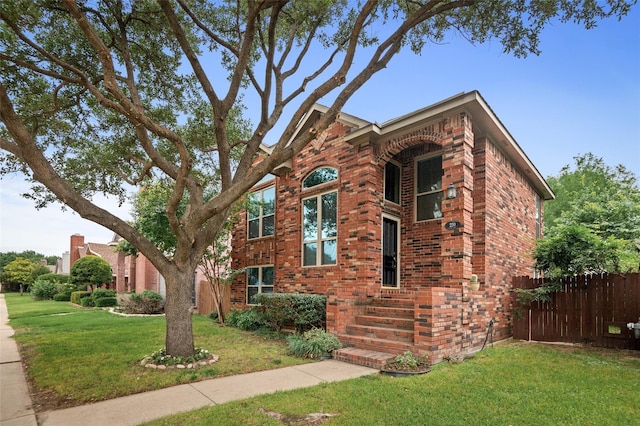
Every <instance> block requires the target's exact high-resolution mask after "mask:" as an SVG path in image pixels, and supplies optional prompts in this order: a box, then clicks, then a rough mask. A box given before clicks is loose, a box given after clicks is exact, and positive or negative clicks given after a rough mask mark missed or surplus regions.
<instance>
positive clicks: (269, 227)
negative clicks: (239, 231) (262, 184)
mask: <svg viewBox="0 0 640 426" xmlns="http://www.w3.org/2000/svg"><path fill="white" fill-rule="evenodd" d="M275 204H276V188H275V186H271V187H269V188H265V189H263V190H261V191H256V192H254V193H252V194H251V195H249V207H248V208H247V222H248V238H249V239H252V238H261V237H267V236H269V235H273V233H274V229H275Z"/></svg>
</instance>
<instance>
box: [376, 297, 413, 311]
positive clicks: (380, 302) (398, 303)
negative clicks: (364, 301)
mask: <svg viewBox="0 0 640 426" xmlns="http://www.w3.org/2000/svg"><path fill="white" fill-rule="evenodd" d="M370 306H378V307H383V308H403V309H413V300H411V299H389V298H385V297H376V298H375V299H373V301H372V302H371V305H370Z"/></svg>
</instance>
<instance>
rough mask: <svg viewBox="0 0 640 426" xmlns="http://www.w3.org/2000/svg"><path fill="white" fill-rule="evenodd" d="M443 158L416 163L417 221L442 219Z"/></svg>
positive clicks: (421, 160)
mask: <svg viewBox="0 0 640 426" xmlns="http://www.w3.org/2000/svg"><path fill="white" fill-rule="evenodd" d="M442 175H443V171H442V156H441V155H438V156H435V157H434V156H432V157H428V158H423V159H418V160H417V161H416V221H422V220H429V219H438V218H441V217H442Z"/></svg>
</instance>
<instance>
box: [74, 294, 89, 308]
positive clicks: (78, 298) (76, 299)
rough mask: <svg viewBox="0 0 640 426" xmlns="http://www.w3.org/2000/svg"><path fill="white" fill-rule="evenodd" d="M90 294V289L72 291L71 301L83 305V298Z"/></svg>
mask: <svg viewBox="0 0 640 426" xmlns="http://www.w3.org/2000/svg"><path fill="white" fill-rule="evenodd" d="M89 296H91V293H89V292H88V291H74V292H72V293H71V303H75V304H76V305H82V301H81V300H82V298H83V297H89Z"/></svg>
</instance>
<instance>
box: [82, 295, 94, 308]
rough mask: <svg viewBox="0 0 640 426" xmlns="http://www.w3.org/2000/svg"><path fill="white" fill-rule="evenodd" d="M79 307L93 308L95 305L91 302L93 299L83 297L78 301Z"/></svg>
mask: <svg viewBox="0 0 640 426" xmlns="http://www.w3.org/2000/svg"><path fill="white" fill-rule="evenodd" d="M80 305H81V306H83V307H85V308H92V307H94V306H95V303H94V301H93V297H83V298H82V299H80Z"/></svg>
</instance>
